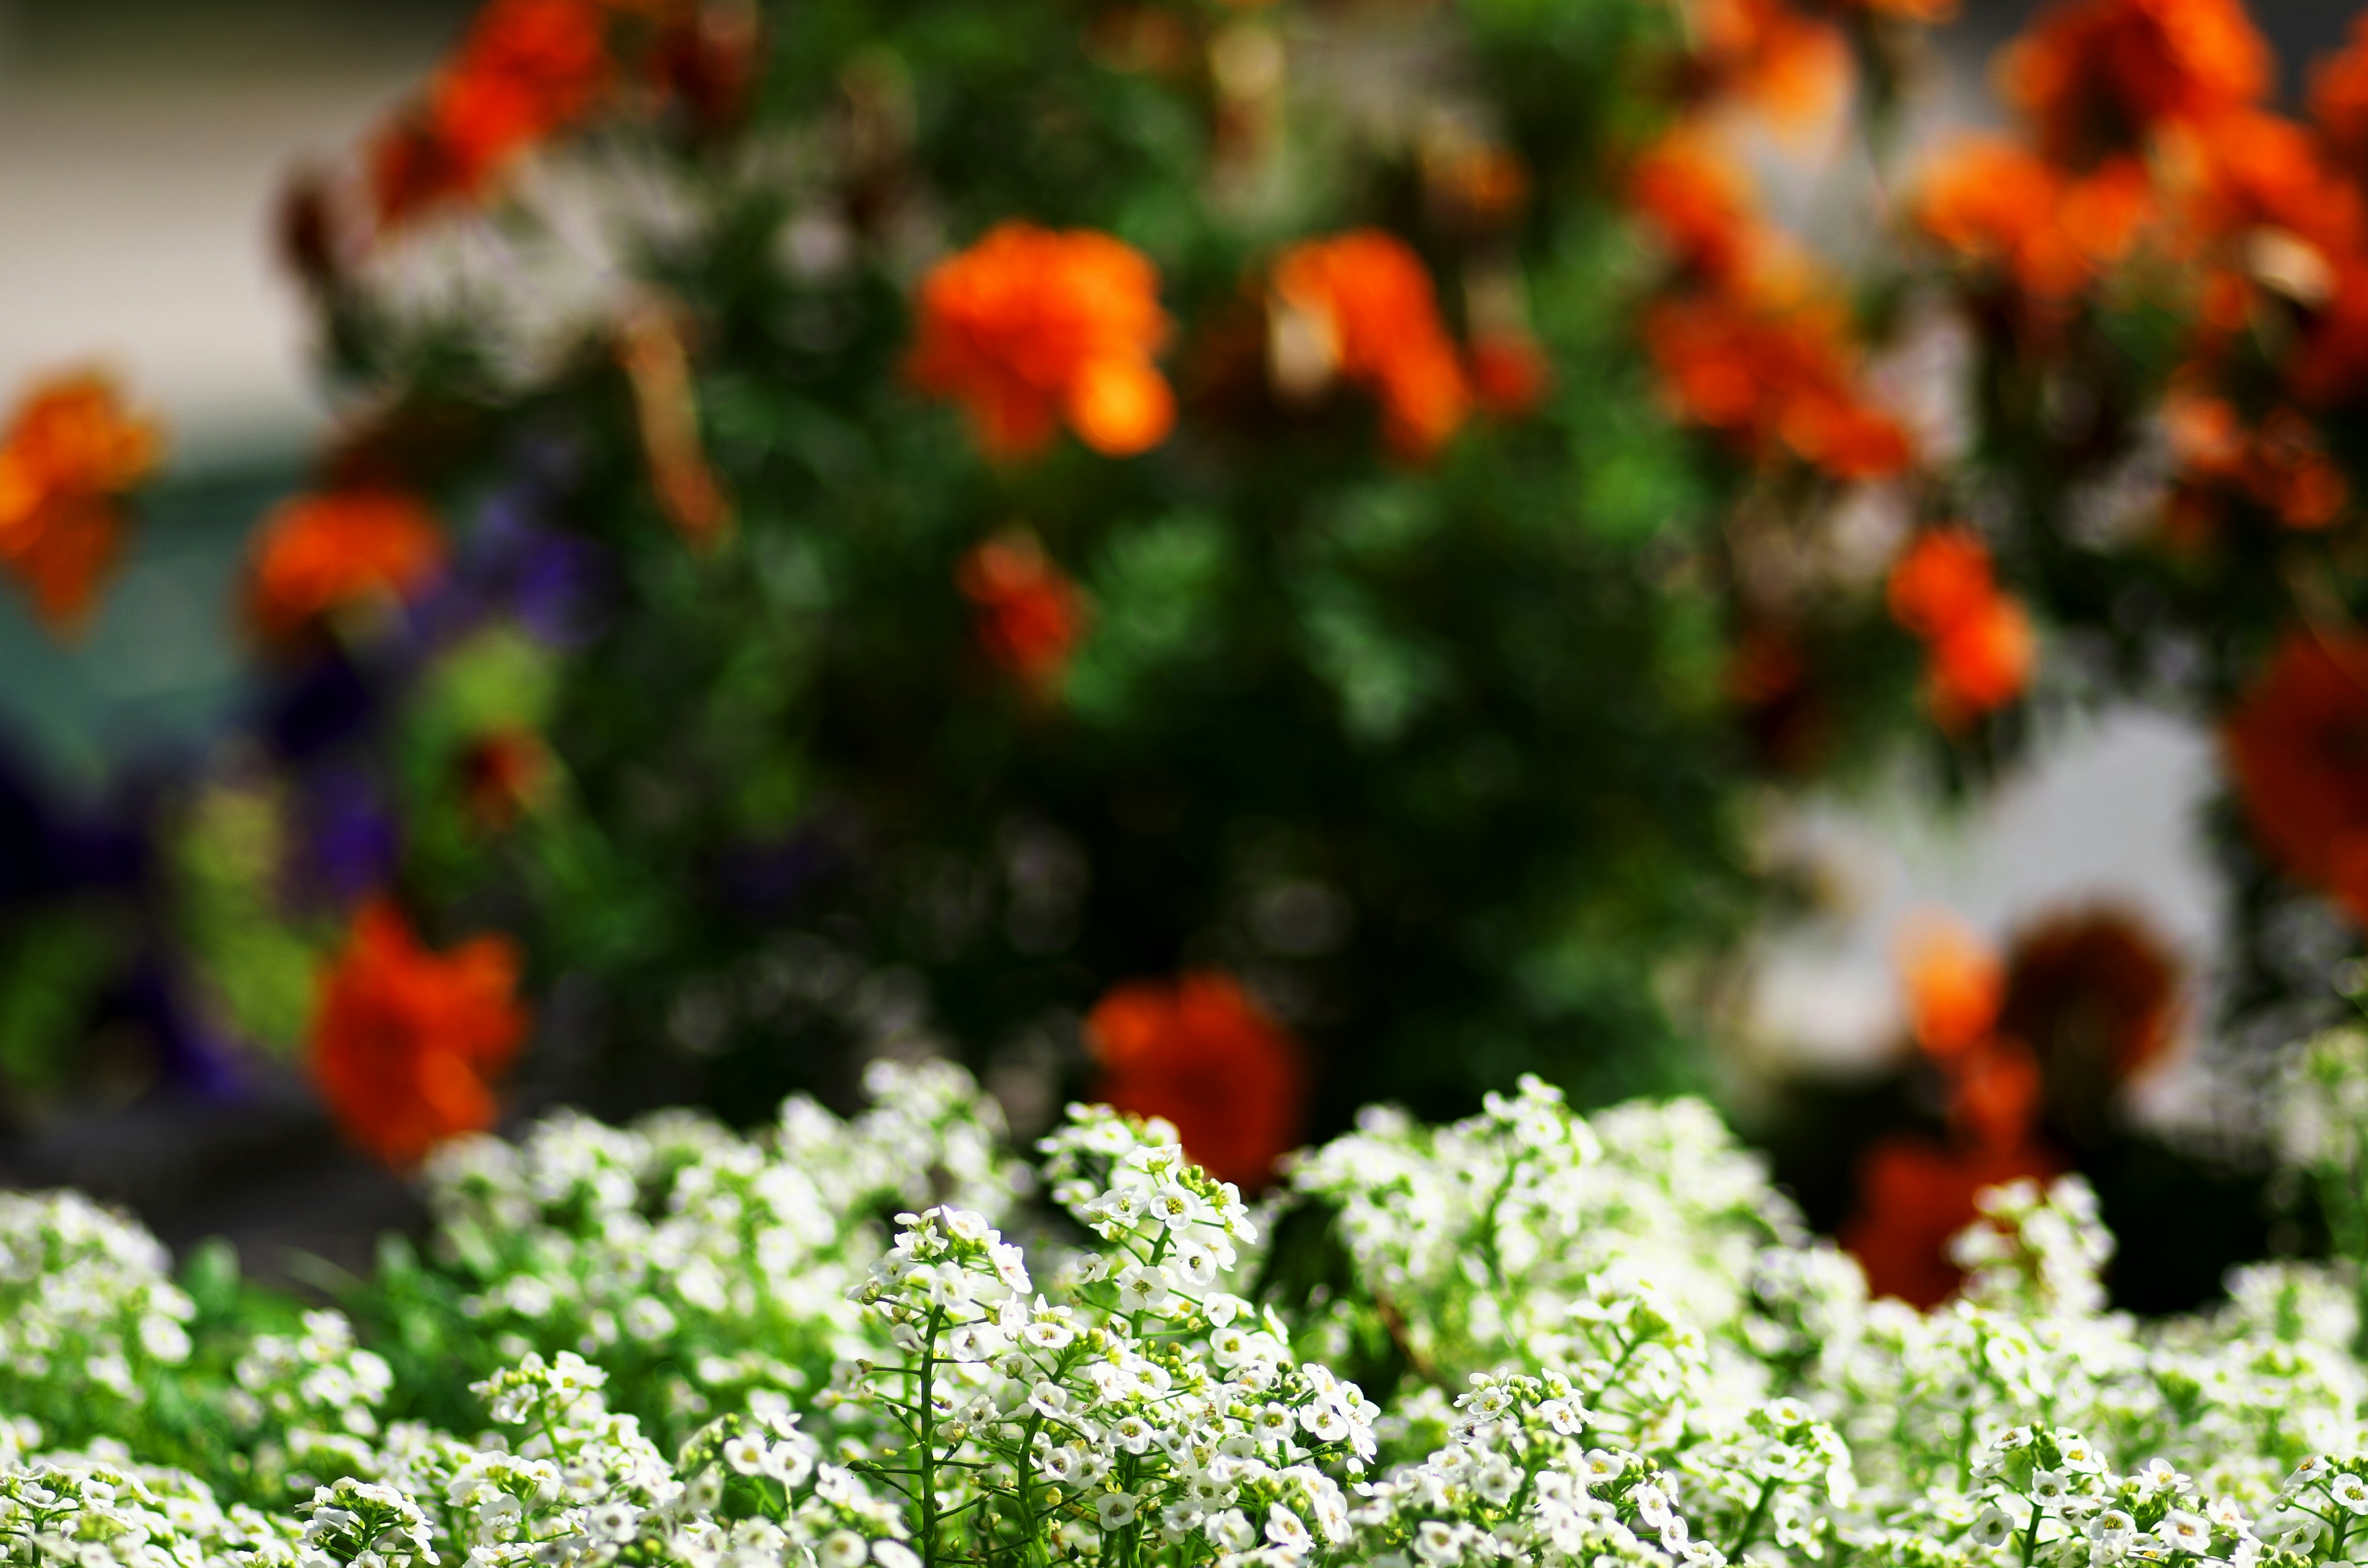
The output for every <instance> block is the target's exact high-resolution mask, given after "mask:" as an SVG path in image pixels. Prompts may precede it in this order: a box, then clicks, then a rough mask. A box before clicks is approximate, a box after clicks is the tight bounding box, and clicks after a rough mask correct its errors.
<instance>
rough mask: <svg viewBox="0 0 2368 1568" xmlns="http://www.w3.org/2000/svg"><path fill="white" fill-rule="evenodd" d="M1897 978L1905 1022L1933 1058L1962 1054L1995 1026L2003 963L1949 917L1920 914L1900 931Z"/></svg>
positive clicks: (1941, 1059) (2003, 983) (1950, 1058)
mask: <svg viewBox="0 0 2368 1568" xmlns="http://www.w3.org/2000/svg"><path fill="white" fill-rule="evenodd" d="M1899 975H1900V982H1901V984H1902V985H1903V987H1904V988H1905V989H1906V991H1907V1028H1908V1032H1909V1033H1910V1034H1912V1035H1913V1036H1914V1037H1915V1039H1916V1043H1917V1045H1918V1048H1920V1049H1921V1050H1922V1051H1924V1053H1925V1054H1926V1055H1927V1056H1930V1057H1931V1058H1932V1059H1933V1060H1934V1061H1935V1062H1951V1061H1954V1060H1955V1059H1956V1058H1958V1057H1960V1056H1963V1055H1964V1053H1965V1052H1966V1051H1969V1050H1971V1049H1972V1048H1973V1047H1974V1046H1975V1044H1977V1043H1978V1042H1979V1041H1981V1040H1983V1039H1985V1038H1987V1036H1988V1034H1989V1032H1990V1030H1991V1029H1993V1028H1996V1027H1997V1025H1998V1007H1999V1006H2000V1004H2001V1003H2002V1002H2003V1001H2004V999H2005V996H2006V966H2005V965H2004V964H2002V963H2000V962H1999V961H1998V953H1997V951H1996V949H1992V948H1991V947H1990V945H1989V944H1988V943H1987V942H1985V941H1983V940H1982V939H1981V938H1980V937H1976V936H1975V935H1974V933H1973V932H1971V931H1969V930H1967V929H1965V927H1964V926H1961V925H1959V924H1957V923H1956V922H1955V921H1953V920H1942V919H1935V918H1919V919H1918V920H1915V921H1913V922H1911V923H1910V924H1909V926H1907V929H1906V930H1905V931H1904V932H1902V933H1901V936H1900V941H1899Z"/></svg>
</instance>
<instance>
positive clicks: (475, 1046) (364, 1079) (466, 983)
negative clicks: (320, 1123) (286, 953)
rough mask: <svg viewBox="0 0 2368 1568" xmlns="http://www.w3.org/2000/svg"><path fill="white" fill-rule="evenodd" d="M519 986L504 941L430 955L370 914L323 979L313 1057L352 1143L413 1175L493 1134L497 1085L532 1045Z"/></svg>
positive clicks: (407, 932) (393, 918)
mask: <svg viewBox="0 0 2368 1568" xmlns="http://www.w3.org/2000/svg"><path fill="white" fill-rule="evenodd" d="M517 990H518V948H517V945H516V944H515V943H513V942H511V941H510V940H509V938H507V937H476V938H474V939H473V940H471V941H468V942H464V943H462V944H461V946H459V947H457V948H455V949H452V950H451V951H450V952H449V953H441V954H438V953H433V952H430V951H428V950H427V949H426V948H425V947H423V946H421V945H420V941H419V938H418V937H417V936H416V935H415V934H414V933H413V931H412V929H411V926H410V925H409V924H408V923H407V922H406V921H404V917H403V915H401V913H400V912H398V911H397V910H396V909H395V908H394V906H393V905H392V904H391V903H386V902H384V901H383V900H379V901H373V902H372V903H369V904H366V905H364V906H363V908H362V910H361V912H360V913H359V914H358V915H356V916H355V917H354V925H353V931H352V934H351V936H350V937H348V938H347V944H346V949H345V951H344V952H343V953H342V954H340V955H339V956H338V958H337V961H336V966H335V967H334V968H333V969H331V970H330V971H329V972H328V973H327V974H326V975H325V976H324V978H323V982H322V985H321V992H320V1002H319V1006H318V1010H317V1011H316V1012H315V1014H314V1016H313V1032H312V1036H311V1043H310V1047H309V1049H310V1051H311V1055H312V1063H313V1076H314V1078H315V1079H316V1080H318V1082H319V1084H320V1085H321V1094H322V1097H323V1098H324V1099H325V1100H327V1101H328V1105H329V1109H330V1110H331V1111H332V1112H333V1113H334V1114H335V1115H336V1119H337V1122H338V1124H339V1125H340V1126H341V1127H343V1128H344V1129H345V1131H346V1135H347V1137H349V1138H351V1139H352V1140H353V1141H354V1142H357V1143H359V1144H360V1145H361V1146H362V1147H363V1148H365V1149H367V1150H369V1151H370V1153H373V1154H375V1155H377V1156H378V1157H379V1158H380V1159H381V1160H383V1161H385V1162H386V1163H387V1164H388V1165H395V1166H408V1165H416V1163H417V1162H418V1160H419V1158H420V1156H421V1155H423V1154H425V1153H427V1151H428V1150H429V1149H430V1148H431V1147H433V1146H434V1145H435V1144H436V1143H437V1142H438V1141H440V1140H442V1139H445V1138H449V1137H450V1136H452V1135H453V1134H455V1133H460V1132H477V1131H484V1130H485V1129H488V1128H490V1127H492V1126H493V1124H494V1118H495V1104H494V1095H493V1089H492V1079H493V1078H494V1076H495V1074H498V1073H499V1072H500V1071H501V1070H502V1068H504V1067H505V1066H507V1064H508V1062H509V1060H510V1058H511V1057H512V1056H513V1055H514V1054H516V1052H517V1051H518V1045H519V1043H520V1042H521V1041H522V1040H524V1039H525V1038H526V1032H527V1015H526V1011H525V1009H524V1008H523V1007H521V1006H519V1005H518V1000H517V995H516V993H517Z"/></svg>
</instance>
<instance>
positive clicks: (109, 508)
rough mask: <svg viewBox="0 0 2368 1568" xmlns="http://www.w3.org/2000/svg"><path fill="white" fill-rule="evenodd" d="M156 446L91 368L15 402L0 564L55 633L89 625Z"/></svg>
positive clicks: (5, 448)
mask: <svg viewBox="0 0 2368 1568" xmlns="http://www.w3.org/2000/svg"><path fill="white" fill-rule="evenodd" d="M162 444H163V443H162V439H161V437H159V436H158V434H157V430H156V426H154V424H153V423H151V422H149V421H147V420H144V419H136V418H134V417H132V416H131V415H130V414H128V413H127V412H126V411H125V409H124V406H123V401H122V398H121V396H120V394H119V393H118V392H116V390H115V387H114V384H113V383H112V382H110V381H108V380H107V378H106V377H104V376H101V375H97V374H96V373H93V372H89V371H80V372H75V373H73V374H69V375H63V376H58V377H55V378H53V379H51V380H49V381H41V382H39V383H37V384H36V385H34V386H33V387H32V388H31V390H30V391H28V392H27V393H26V395H25V397H24V400H23V401H22V402H20V403H18V404H17V409H16V412H15V414H14V415H12V416H11V417H10V419H9V422H8V429H7V434H6V437H5V439H0V565H5V566H6V568H7V570H8V571H9V572H11V573H13V574H15V575H16V577H17V580H18V581H19V582H20V583H22V584H23V585H24V586H25V589H26V591H27V592H28V593H29V594H30V595H31V596H32V599H33V608H34V610H35V612H36V613H37V614H39V615H40V618H41V619H42V621H43V622H44V623H45V624H46V625H47V626H48V627H49V628H50V629H51V631H58V632H70V631H75V630H78V629H79V628H80V627H81V626H82V624H83V623H84V622H85V620H86V619H88V617H89V615H90V611H91V608H92V606H93V605H94V604H95V603H96V602H97V594H98V584H99V580H100V579H101V578H102V577H104V576H105V575H106V574H107V573H108V569H109V568H110V567H112V566H113V565H114V563H115V557H116V553H117V551H118V550H119V549H120V546H121V544H122V534H123V518H122V514H121V511H120V502H121V500H122V497H123V495H124V494H125V493H126V492H128V491H130V490H131V488H132V487H133V486H134V485H136V484H138V483H140V482H141V481H142V479H144V478H145V477H147V475H148V472H149V471H150V470H152V469H153V468H154V467H155V465H156V459H157V454H158V451H159V449H160V448H161V446H162Z"/></svg>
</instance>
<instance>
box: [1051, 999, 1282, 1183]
mask: <svg viewBox="0 0 2368 1568" xmlns="http://www.w3.org/2000/svg"><path fill="white" fill-rule="evenodd" d="M1086 1036H1087V1040H1088V1041H1089V1042H1090V1043H1091V1045H1092V1047H1093V1051H1094V1058H1095V1060H1096V1061H1097V1062H1099V1063H1100V1064H1101V1069H1102V1078H1101V1082H1100V1083H1099V1085H1098V1086H1097V1088H1096V1090H1095V1093H1096V1095H1097V1096H1098V1097H1099V1098H1100V1099H1101V1100H1102V1101H1104V1102H1105V1103H1107V1104H1109V1105H1110V1106H1113V1107H1115V1108H1118V1109H1120V1110H1122V1111H1126V1112H1129V1113H1130V1114H1133V1115H1135V1116H1160V1117H1165V1118H1167V1119H1168V1120H1169V1121H1171V1122H1173V1123H1175V1125H1176V1131H1177V1133H1178V1136H1180V1137H1181V1138H1182V1139H1183V1141H1184V1152H1185V1153H1188V1154H1190V1155H1191V1156H1192V1158H1193V1159H1194V1160H1195V1161H1197V1162H1199V1163H1200V1164H1201V1165H1203V1166H1205V1167H1206V1168H1207V1169H1208V1171H1209V1173H1210V1174H1211V1175H1212V1176H1216V1177H1217V1178H1218V1179H1219V1180H1221V1181H1230V1182H1235V1183H1236V1184H1238V1185H1240V1186H1242V1187H1260V1186H1263V1185H1264V1184H1265V1182H1266V1181H1267V1179H1268V1178H1269V1176H1272V1175H1273V1174H1274V1163H1275V1161H1276V1160H1277V1159H1279V1158H1281V1156H1282V1155H1283V1154H1284V1153H1287V1152H1289V1151H1290V1150H1291V1149H1292V1147H1293V1146H1295V1145H1296V1144H1297V1142H1299V1132H1300V1119H1301V1116H1302V1114H1303V1113H1304V1109H1305V1104H1306V1098H1307V1069H1306V1065H1305V1063H1304V1062H1303V1061H1302V1059H1301V1055H1300V1050H1299V1044H1298V1042H1297V1041H1296V1040H1292V1037H1291V1036H1290V1035H1289V1034H1288V1033H1287V1032H1285V1031H1284V1029H1283V1028H1282V1027H1281V1025H1280V1024H1278V1023H1276V1022H1275V1021H1274V1020H1273V1019H1272V1018H1270V1017H1268V1016H1267V1014H1266V1011H1265V1009H1264V1008H1262V1007H1260V1006H1258V1004H1257V1003H1256V1002H1255V1001H1253V1000H1251V998H1250V995H1249V994H1248V993H1247V992H1246V991H1244V990H1243V989H1242V987H1241V985H1240V984H1239V983H1237V982H1236V981H1235V980H1234V979H1233V977H1232V976H1230V975H1225V974H1215V973H1207V974H1187V975H1185V976H1183V977H1182V978H1180V979H1178V981H1176V982H1175V983H1173V984H1169V983H1165V982H1161V981H1149V980H1145V981H1133V982H1130V983H1126V984H1123V985H1119V986H1114V987H1112V988H1111V990H1110V992H1109V993H1108V994H1105V995H1104V996H1103V997H1102V999H1101V1000H1100V1001H1099V1002H1098V1003H1096V1004H1095V1005H1094V1010H1093V1012H1092V1013H1091V1014H1089V1015H1087V1018H1086Z"/></svg>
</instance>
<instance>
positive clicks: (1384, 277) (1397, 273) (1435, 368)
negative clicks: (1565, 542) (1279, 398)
mask: <svg viewBox="0 0 2368 1568" xmlns="http://www.w3.org/2000/svg"><path fill="white" fill-rule="evenodd" d="M1273 287H1274V300H1275V307H1276V310H1277V312H1278V314H1279V316H1280V317H1281V320H1280V321H1278V323H1277V328H1276V330H1277V331H1278V332H1288V333H1292V334H1294V335H1297V336H1298V337H1299V338H1302V339H1304V341H1305V343H1306V344H1307V346H1308V347H1309V348H1310V350H1311V352H1312V354H1313V356H1314V358H1315V362H1316V371H1315V375H1314V376H1313V377H1312V378H1311V380H1313V381H1314V382H1315V384H1316V385H1321V384H1322V383H1323V382H1324V381H1326V380H1329V379H1330V378H1331V377H1335V376H1337V377H1338V378H1339V379H1340V380H1342V381H1349V382H1351V383H1354V384H1355V385H1358V386H1361V387H1364V388H1366V389H1367V390H1369V391H1370V392H1372V393H1373V395H1374V396H1375V397H1377V398H1379V399H1380V400H1381V405H1382V431H1383V436H1384V437H1386V438H1387V439H1388V441H1389V444H1390V446H1391V449H1393V450H1395V451H1397V452H1399V453H1401V454H1403V455H1405V456H1406V457H1411V458H1425V457H1429V456H1430V455H1431V454H1432V453H1433V452H1436V451H1437V450H1438V449H1440V447H1441V446H1443V445H1445V444H1446V441H1447V438H1448V437H1451V436H1452V435H1453V434H1454V433H1455V431H1456V429H1457V427H1458V426H1461V425H1462V424H1463V419H1464V415H1466V414H1467V413H1468V412H1469V410H1470V408H1471V403H1472V390H1471V387H1470V386H1469V384H1468V383H1467V382H1466V381H1464V377H1463V365H1462V362H1461V361H1460V359H1459V358H1458V357H1457V355H1456V352H1455V343H1454V340H1453V339H1452V338H1450V337H1449V336H1448V335H1447V327H1446V325H1445V324H1444V323H1442V322H1441V321H1440V315H1439V299H1438V295H1437V294H1436V293H1435V292H1434V291H1433V290H1432V288H1431V282H1430V274H1429V271H1427V270H1426V269H1425V268H1424V267H1423V265H1422V258H1421V257H1420V256H1417V255H1415V253H1414V251H1413V249H1412V248H1411V247H1409V246H1408V245H1407V244H1406V242H1405V241H1404V240H1401V239H1399V238H1397V237H1396V236H1395V235H1393V234H1387V233H1383V232H1382V231H1381V230H1379V229H1360V230H1357V231H1355V232H1354V233H1346V234H1340V235H1337V236H1335V237H1334V238H1331V239H1328V240H1310V241H1308V242H1307V243H1305V244H1300V245H1295V246H1293V247H1292V249H1291V250H1289V251H1287V252H1285V253H1284V254H1283V256H1282V259H1281V261H1279V262H1277V263H1276V264H1275V268H1274V277H1273Z"/></svg>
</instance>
